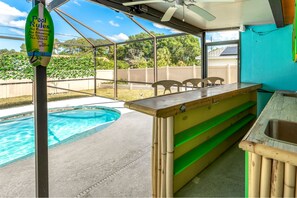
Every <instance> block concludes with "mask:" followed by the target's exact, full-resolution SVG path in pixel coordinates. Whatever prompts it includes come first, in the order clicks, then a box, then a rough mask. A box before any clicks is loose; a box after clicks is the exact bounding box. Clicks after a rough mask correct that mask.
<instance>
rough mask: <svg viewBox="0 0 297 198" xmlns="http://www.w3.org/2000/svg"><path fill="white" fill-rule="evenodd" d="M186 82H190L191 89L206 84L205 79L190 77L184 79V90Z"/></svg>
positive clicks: (186, 85)
mask: <svg viewBox="0 0 297 198" xmlns="http://www.w3.org/2000/svg"><path fill="white" fill-rule="evenodd" d="M188 84H192V86H191V87H192V89H193V88H199V87H204V86H205V85H207V80H204V79H201V78H190V79H187V80H184V81H183V85H184V86H185V88H186V90H187V87H188ZM199 84H200V86H199Z"/></svg>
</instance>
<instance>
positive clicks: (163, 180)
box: [161, 118, 167, 197]
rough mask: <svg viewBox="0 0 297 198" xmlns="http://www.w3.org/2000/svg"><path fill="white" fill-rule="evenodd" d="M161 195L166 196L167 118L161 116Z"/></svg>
mask: <svg viewBox="0 0 297 198" xmlns="http://www.w3.org/2000/svg"><path fill="white" fill-rule="evenodd" d="M161 119H162V121H161V197H165V196H166V149H167V145H166V142H167V139H166V135H167V120H166V118H161Z"/></svg>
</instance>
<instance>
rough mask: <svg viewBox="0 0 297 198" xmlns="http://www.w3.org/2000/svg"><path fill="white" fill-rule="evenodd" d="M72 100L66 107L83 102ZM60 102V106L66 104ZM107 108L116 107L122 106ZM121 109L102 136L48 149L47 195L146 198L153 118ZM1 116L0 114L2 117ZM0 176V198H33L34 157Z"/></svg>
mask: <svg viewBox="0 0 297 198" xmlns="http://www.w3.org/2000/svg"><path fill="white" fill-rule="evenodd" d="M75 100H76V101H73V100H72V101H68V103H69V104H68V106H72V105H73V103H77V105H78V104H79V105H81V104H83V103H84V104H86V103H85V102H82V101H81V100H78V99H75ZM85 100H86V99H85ZM98 100H100V101H98ZM90 102H91V103H93V104H94V103H96V105H104V104H103V103H102V99H100V98H93V99H92V98H91V99H89V100H88V103H90ZM104 102H108V101H105V100H104ZM110 102H111V101H110ZM60 103H61V102H60ZM63 103H64V104H63V106H64V105H65V101H64V102H63ZM66 103H67V102H66ZM105 104H107V103H105ZM111 104H113V105H114V106H117V108H118V109H119V108H122V106H123V105H122V104H121V103H111ZM59 105H62V104H59V102H56V103H50V104H49V106H51V107H57V106H59ZM66 106H67V105H66ZM104 106H105V105H104ZM23 108H24V107H23ZM30 108H31V107H26V108H25V109H26V110H27V109H30ZM121 111H122V113H123V114H122V116H121V117H120V118H119V120H117V121H116V122H114V123H113V124H112V125H110V126H109V127H107V128H106V129H104V130H102V131H101V132H97V133H95V134H93V135H90V136H88V137H85V138H83V139H80V140H78V141H75V142H72V143H65V144H61V145H58V146H56V147H54V148H51V149H49V188H50V196H51V197H111V196H112V197H118V196H125V197H131V196H134V197H135V196H137V197H139V196H141V197H149V196H150V195H151V189H150V188H151V187H150V186H151V178H150V149H151V131H152V118H151V117H149V116H147V115H144V114H141V113H137V112H131V111H129V110H127V109H125V108H122V110H121ZM3 112H4V110H1V111H0V113H2V115H3V114H4V113H3ZM9 112H11V110H10V111H9ZM14 112H15V113H16V112H17V111H16V110H15V111H14ZM0 178H1V179H0V197H33V196H35V187H34V186H35V177H34V156H31V157H28V158H26V159H23V160H19V161H17V162H15V163H12V164H10V165H7V166H4V167H2V168H0Z"/></svg>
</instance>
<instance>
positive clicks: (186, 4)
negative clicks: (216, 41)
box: [123, 0, 236, 22]
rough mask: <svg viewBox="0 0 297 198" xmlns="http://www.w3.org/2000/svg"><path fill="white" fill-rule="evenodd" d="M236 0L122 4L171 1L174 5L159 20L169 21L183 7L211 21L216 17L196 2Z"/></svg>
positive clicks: (137, 2) (218, 0) (177, 0)
mask: <svg viewBox="0 0 297 198" xmlns="http://www.w3.org/2000/svg"><path fill="white" fill-rule="evenodd" d="M235 1H236V0H141V1H132V2H125V3H123V5H124V6H134V5H142V4H150V3H166V2H168V3H173V2H175V5H174V6H171V7H169V8H168V9H167V11H166V12H165V14H164V15H163V17H162V19H161V21H163V22H165V21H170V19H171V18H172V16H173V14H174V13H175V11H176V10H177V9H178V8H180V7H183V9H184V11H183V14H185V8H187V9H189V10H191V11H193V12H194V13H196V14H197V15H199V16H201V17H202V18H204V19H205V20H207V21H213V20H215V19H216V17H215V16H214V15H212V14H211V13H209V12H208V11H206V10H205V9H203V8H201V7H199V6H198V5H196V3H223V2H235ZM183 20H184V19H183Z"/></svg>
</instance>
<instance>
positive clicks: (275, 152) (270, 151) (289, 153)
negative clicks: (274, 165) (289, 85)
mask: <svg viewBox="0 0 297 198" xmlns="http://www.w3.org/2000/svg"><path fill="white" fill-rule="evenodd" d="M270 121H276V122H278V121H284V122H288V123H292V124H293V125H294V126H293V127H291V128H288V129H286V130H285V131H283V132H284V133H288V134H290V133H291V132H293V133H295V134H296V131H297V128H296V126H295V125H297V94H296V92H287V91H276V92H275V93H274V94H273V96H272V97H271V99H270V100H269V102H268V103H267V105H266V107H265V108H264V110H263V111H262V113H261V115H260V116H259V118H258V119H257V121H256V122H255V124H254V125H253V127H252V128H251V129H250V131H249V132H248V133H247V134H246V136H245V137H244V138H243V140H242V141H241V142H240V144H239V147H240V148H242V149H243V150H245V151H249V152H253V153H257V154H259V155H263V156H265V157H269V158H272V159H277V160H280V161H283V162H288V161H289V162H290V163H291V164H294V165H297V144H296V143H291V141H294V140H295V139H296V135H294V134H290V135H289V136H288V140H287V141H283V140H280V139H278V137H275V138H272V137H270V135H269V134H267V133H268V132H267V130H271V131H273V132H272V133H274V134H276V136H278V134H277V132H278V131H276V132H274V130H272V129H270V128H268V127H271V125H269V122H270ZM295 123H296V124H295ZM273 125H274V126H272V127H277V126H278V125H277V123H276V124H273ZM277 130H278V129H277ZM279 130H280V129H279ZM272 135H273V134H272ZM280 137H281V136H280ZM295 142H296V141H295Z"/></svg>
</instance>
